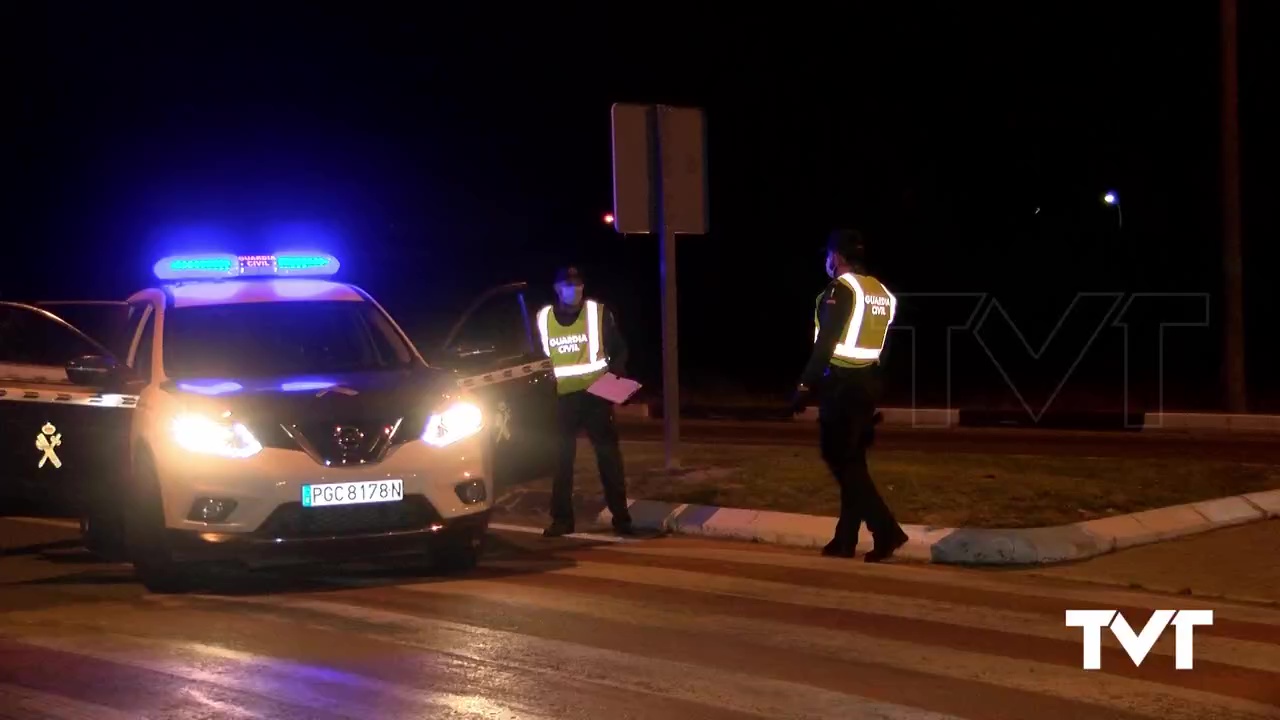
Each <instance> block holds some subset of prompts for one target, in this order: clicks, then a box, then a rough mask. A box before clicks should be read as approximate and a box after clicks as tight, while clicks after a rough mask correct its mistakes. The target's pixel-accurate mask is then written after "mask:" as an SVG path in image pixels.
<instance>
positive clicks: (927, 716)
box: [206, 598, 951, 720]
mask: <svg viewBox="0 0 1280 720" xmlns="http://www.w3.org/2000/svg"><path fill="white" fill-rule="evenodd" d="M206 599H217V600H224V601H225V600H228V598H206ZM232 601H233V602H242V603H254V604H270V605H278V606H283V607H287V608H291V609H298V610H311V611H315V612H318V613H320V614H324V615H333V616H337V617H343V618H351V619H355V620H361V621H365V622H369V623H375V624H378V625H383V626H388V627H392V628H394V629H395V631H396V632H395V634H394V635H391V636H389V638H390V639H392V641H393V642H396V643H398V644H404V645H410V646H413V647H417V648H421V649H424V650H429V651H433V652H440V653H447V654H452V655H459V656H461V657H464V658H467V659H469V660H473V661H476V662H481V663H491V662H495V661H497V653H496V652H495V651H500V652H501V654H502V660H501V662H503V663H504V664H506V665H512V666H516V667H519V668H520V669H522V670H524V671H526V672H530V673H535V674H541V673H544V672H550V670H548V669H549V668H555V671H556V672H558V673H562V674H563V675H565V676H568V677H572V678H577V679H578V680H579V681H581V682H586V683H592V684H600V685H608V686H614V687H621V688H625V689H629V690H633V691H638V692H642V693H649V692H653V691H654V689H655V688H661V692H662V693H663V694H666V695H669V696H675V697H679V698H681V699H685V700H690V701H692V702H698V703H708V704H713V705H716V706H718V707H724V708H731V709H734V710H737V711H739V712H749V713H752V714H757V715H762V716H764V717H771V718H808V717H835V716H838V715H840V714H844V713H848V712H850V711H851V710H852V709H854V708H856V709H857V713H858V715H857V716H858V717H863V718H867V719H868V720H873V719H875V720H950V718H951V716H947V715H941V714H936V713H929V712H923V711H918V710H914V709H912V708H906V707H899V706H894V705H890V704H885V703H877V702H873V701H867V700H863V699H861V698H857V697H852V696H848V695H844V694H841V693H835V692H829V691H822V690H818V689H815V688H812V687H807V686H801V685H796V684H794V683H789V682H784V681H776V680H766V679H761V678H749V677H742V676H738V675H736V674H734V673H729V672H723V671H719V670H715V669H708V668H699V667H696V666H686V665H682V664H678V663H661V664H658V663H651V662H647V661H645V660H644V659H643V658H639V657H634V656H631V655H627V654H624V653H619V652H615V651H610V650H601V649H598V648H595V647H591V646H588V645H578V644H575V643H567V642H561V641H553V640H545V639H537V640H535V639H532V638H529V637H527V636H525V635H520V634H516V633H510V632H506V631H502V630H492V629H489V628H481V627H476V626H471V625H463V624H460V623H453V622H448V621H441V620H430V619H423V618H418V617H413V616H411V615H405V614H403V613H397V612H389V611H385V610H377V609H373V608H368V607H362V606H357V605H345V604H341V603H334V602H329V601H324V600H294V599H289V598H271V599H266V600H264V599H261V598H235V599H234V600H232Z"/></svg>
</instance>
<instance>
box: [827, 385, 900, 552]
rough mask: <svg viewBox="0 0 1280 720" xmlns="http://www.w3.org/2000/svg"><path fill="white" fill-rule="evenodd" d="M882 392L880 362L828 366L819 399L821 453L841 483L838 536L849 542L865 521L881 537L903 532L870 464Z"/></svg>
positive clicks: (851, 542) (844, 541) (877, 536)
mask: <svg viewBox="0 0 1280 720" xmlns="http://www.w3.org/2000/svg"><path fill="white" fill-rule="evenodd" d="M879 396H880V368H879V366H878V365H871V366H868V367H861V368H842V367H837V366H834V365H832V366H829V367H828V368H827V374H826V376H825V377H824V378H823V384H822V388H821V394H820V398H819V404H818V424H819V426H820V439H821V445H822V459H823V460H824V461H826V463H827V467H829V468H831V474H832V475H834V476H835V478H836V481H837V482H838V483H840V520H839V522H838V523H837V524H836V539H837V540H838V541H841V542H842V543H846V544H847V545H848V547H849V548H852V547H853V546H854V545H856V544H857V542H858V530H859V528H860V527H861V525H862V523H863V522H864V521H865V522H866V523H867V529H868V530H870V531H871V534H872V535H873V536H874V537H875V538H876V539H877V541H880V540H885V541H890V540H892V539H893V538H894V537H895V536H896V535H899V534H900V533H901V532H902V529H901V527H900V526H899V525H898V522H897V521H896V520H895V519H894V517H893V513H892V512H890V510H889V506H888V505H886V504H885V502H884V499H883V498H881V497H880V492H879V491H878V490H876V486H875V483H874V482H873V481H872V480H871V472H870V471H869V470H868V469H867V448H869V447H870V446H871V443H872V441H873V440H874V439H875V414H876V401H877V400H878V399H879Z"/></svg>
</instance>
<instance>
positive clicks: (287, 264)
mask: <svg viewBox="0 0 1280 720" xmlns="http://www.w3.org/2000/svg"><path fill="white" fill-rule="evenodd" d="M339 267H341V264H340V263H339V262H338V259H337V258H335V257H334V256H332V255H329V254H326V253H315V252H291V253H276V254H274V255H227V254H222V253H218V254H208V255H176V256H173V257H167V258H164V259H162V260H161V261H160V262H158V263H156V264H155V268H154V270H155V274H156V277H157V278H159V279H161V280H222V279H227V278H241V277H282V276H285V277H329V276H332V275H334V274H336V273H337V272H338V268H339Z"/></svg>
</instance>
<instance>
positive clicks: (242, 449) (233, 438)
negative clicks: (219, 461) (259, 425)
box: [172, 413, 262, 458]
mask: <svg viewBox="0 0 1280 720" xmlns="http://www.w3.org/2000/svg"><path fill="white" fill-rule="evenodd" d="M172 429H173V439H174V442H176V443H178V445H179V446H180V447H182V448H183V449H184V450H189V451H190V452H194V453H201V454H204V455H221V456H222V457H227V458H247V457H251V456H253V455H257V454H258V453H260V452H262V443H260V442H258V439H257V438H255V437H254V436H253V433H251V432H249V428H247V427H245V426H244V425H241V424H240V423H233V422H227V421H218V420H213V419H211V418H208V417H205V416H204V415H197V414H195V413H183V414H181V415H178V416H177V417H175V418H174V419H173V428H172Z"/></svg>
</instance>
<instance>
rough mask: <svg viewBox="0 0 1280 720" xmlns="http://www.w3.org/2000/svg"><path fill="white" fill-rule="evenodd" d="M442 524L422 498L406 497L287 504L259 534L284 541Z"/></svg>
mask: <svg viewBox="0 0 1280 720" xmlns="http://www.w3.org/2000/svg"><path fill="white" fill-rule="evenodd" d="M439 521H440V515H439V514H438V513H437V512H436V511H435V508H433V507H432V506H431V503H430V502H428V501H427V499H426V498H425V497H423V496H422V495H406V496H405V498H404V499H403V500H401V501H399V502H393V503H367V504H362V505H334V506H327V507H313V508H304V507H303V506H302V504H301V503H287V504H284V505H281V506H280V507H278V508H276V510H275V512H273V513H271V515H270V516H269V517H268V518H267V519H266V520H265V521H263V523H262V525H261V526H259V528H258V532H259V533H260V534H262V535H266V536H268V537H273V538H281V539H284V540H292V539H302V538H319V537H343V536H350V535H369V534H375V533H384V532H396V531H404V530H421V529H423V528H426V527H428V526H430V525H431V524H433V523H436V522H439Z"/></svg>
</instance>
